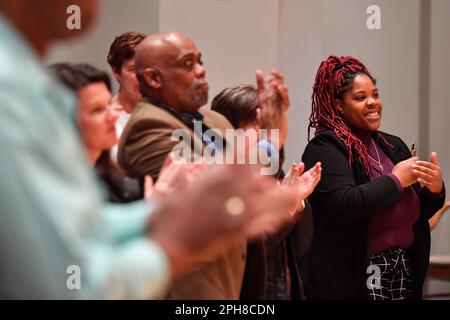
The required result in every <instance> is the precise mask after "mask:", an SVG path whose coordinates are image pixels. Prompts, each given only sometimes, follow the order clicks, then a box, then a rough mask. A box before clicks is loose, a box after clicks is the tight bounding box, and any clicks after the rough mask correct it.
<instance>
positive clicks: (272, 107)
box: [256, 70, 289, 148]
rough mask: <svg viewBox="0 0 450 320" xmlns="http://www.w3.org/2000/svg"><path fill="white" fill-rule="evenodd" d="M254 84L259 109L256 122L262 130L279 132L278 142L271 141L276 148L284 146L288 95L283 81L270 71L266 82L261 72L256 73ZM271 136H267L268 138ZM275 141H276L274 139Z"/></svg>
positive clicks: (274, 72)
mask: <svg viewBox="0 0 450 320" xmlns="http://www.w3.org/2000/svg"><path fill="white" fill-rule="evenodd" d="M256 82H257V91H258V100H259V104H260V108H258V109H257V117H256V121H257V123H258V126H259V127H260V128H262V129H268V130H269V131H271V130H273V129H278V130H279V139H278V140H279V141H272V142H273V143H274V144H275V145H276V146H277V147H278V148H281V147H282V146H283V145H284V142H285V141H286V137H287V130H288V121H287V108H288V107H289V93H288V90H287V88H286V86H285V85H284V79H283V77H282V76H281V74H279V73H278V72H277V71H272V74H271V76H270V77H269V78H268V79H267V82H268V84H269V85H268V87H267V88H266V81H265V79H264V75H263V73H262V72H261V71H259V70H258V71H256ZM270 136H271V135H270V134H269V137H270ZM275 140H276V139H275Z"/></svg>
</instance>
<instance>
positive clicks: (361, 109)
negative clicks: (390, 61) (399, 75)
mask: <svg viewBox="0 0 450 320" xmlns="http://www.w3.org/2000/svg"><path fill="white" fill-rule="evenodd" d="M336 103H337V108H338V111H339V112H340V113H341V114H342V116H343V118H344V119H345V120H346V121H347V122H349V123H350V124H351V125H353V126H355V127H357V128H360V129H363V130H368V131H376V130H378V129H379V128H380V125H381V111H382V109H383V102H382V101H381V98H380V96H379V93H378V88H377V87H376V86H375V84H374V83H373V81H372V79H371V78H370V77H369V76H367V75H365V74H357V75H356V76H355V78H354V80H353V85H352V87H351V88H350V89H348V90H346V91H345V92H344V94H343V98H342V101H339V100H337V102H336Z"/></svg>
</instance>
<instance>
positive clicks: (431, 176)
mask: <svg viewBox="0 0 450 320" xmlns="http://www.w3.org/2000/svg"><path fill="white" fill-rule="evenodd" d="M412 168H413V173H414V174H415V175H416V177H417V181H418V182H419V183H420V184H421V185H422V186H424V187H426V188H427V189H428V190H430V191H431V192H433V193H440V192H441V191H442V172H441V167H440V166H439V161H438V157H437V154H436V152H432V153H431V156H430V162H428V161H421V160H417V161H415V163H414V164H413V166H412Z"/></svg>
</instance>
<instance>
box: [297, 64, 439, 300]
mask: <svg viewBox="0 0 450 320" xmlns="http://www.w3.org/2000/svg"><path fill="white" fill-rule="evenodd" d="M382 109H383V103H382V100H381V98H380V94H379V90H378V88H377V87H376V81H375V80H374V78H373V77H372V75H371V74H370V72H369V71H368V70H367V68H366V67H365V66H364V64H363V63H361V62H360V61H359V60H358V59H356V58H353V57H336V56H330V57H329V58H328V59H326V60H325V61H323V62H322V63H321V65H320V67H319V70H318V71H317V75H316V79H315V83H314V87H313V94H312V110H311V116H310V123H309V128H308V136H309V133H310V131H311V129H312V128H314V129H315V137H314V138H313V139H311V141H310V142H309V143H308V145H307V147H306V149H305V152H304V154H303V159H302V160H303V162H304V163H305V165H306V167H307V168H309V167H311V166H312V165H314V164H315V163H316V162H317V161H320V162H321V163H322V168H323V171H322V180H321V181H320V183H319V185H318V186H317V188H316V189H315V191H314V192H313V194H312V195H311V199H310V201H311V206H312V209H313V212H314V214H313V215H314V236H313V240H312V243H311V246H310V249H309V250H308V252H307V253H306V254H305V256H304V257H302V258H301V261H299V262H300V270H301V273H302V277H303V279H304V285H305V291H306V294H307V296H309V297H311V298H316V299H374V300H379V299H382V300H398V299H420V298H421V297H422V286H423V282H424V278H425V275H426V270H427V267H428V259H429V253H430V230H429V225H428V219H429V218H430V217H431V216H432V215H433V214H434V213H435V212H436V211H437V210H438V209H439V208H440V207H442V205H443V203H444V199H445V188H444V185H443V182H442V175H441V169H440V167H439V163H438V159H437V155H436V153H434V152H433V153H432V154H431V159H430V161H420V160H419V159H418V158H417V157H412V155H411V153H410V151H409V149H408V147H407V146H406V144H405V143H404V142H403V141H402V140H401V139H400V138H398V137H396V136H393V135H390V134H387V133H384V132H382V131H379V127H380V124H381V114H382Z"/></svg>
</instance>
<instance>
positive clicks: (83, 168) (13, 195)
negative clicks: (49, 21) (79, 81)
mask: <svg viewBox="0 0 450 320" xmlns="http://www.w3.org/2000/svg"><path fill="white" fill-rule="evenodd" d="M0 39H1V41H0V114H1V116H0V150H1V151H0V298H19V299H20V298H49V299H67V298H69V299H71V298H82V299H90V298H100V299H102V298H132V299H141V298H158V297H162V296H163V295H164V293H165V291H166V289H167V286H168V282H169V273H170V269H169V264H168V260H167V257H166V255H165V254H164V252H163V251H162V250H161V248H160V247H159V246H158V245H156V244H155V243H154V242H152V241H151V240H149V239H148V238H147V237H146V236H145V234H144V228H145V225H146V223H147V220H148V217H149V214H150V212H151V211H153V210H154V207H155V204H151V203H146V202H144V201H141V202H136V203H134V204H130V205H119V206H117V205H116V206H113V205H107V204H104V203H103V198H102V195H101V192H100V187H99V185H98V183H97V181H96V177H95V174H94V172H93V169H92V168H91V166H90V165H89V163H88V161H87V157H86V156H85V153H84V149H83V148H82V145H81V142H80V139H79V137H78V134H77V132H76V129H75V126H74V124H75V106H76V101H75V99H74V97H73V96H72V94H70V93H69V92H68V91H66V89H65V88H63V87H62V86H61V85H60V84H58V83H57V82H56V81H55V80H54V79H53V78H51V76H49V74H48V73H47V71H46V70H45V68H44V67H43V66H42V65H41V63H40V61H39V60H38V58H37V57H36V56H35V54H34V50H33V49H32V48H31V47H30V46H29V45H28V44H27V42H26V41H25V40H24V38H23V37H22V36H21V35H20V34H19V33H18V32H17V31H16V30H15V29H13V28H12V27H11V25H10V24H9V23H8V22H7V20H6V19H5V17H4V16H3V15H2V14H1V13H0Z"/></svg>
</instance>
